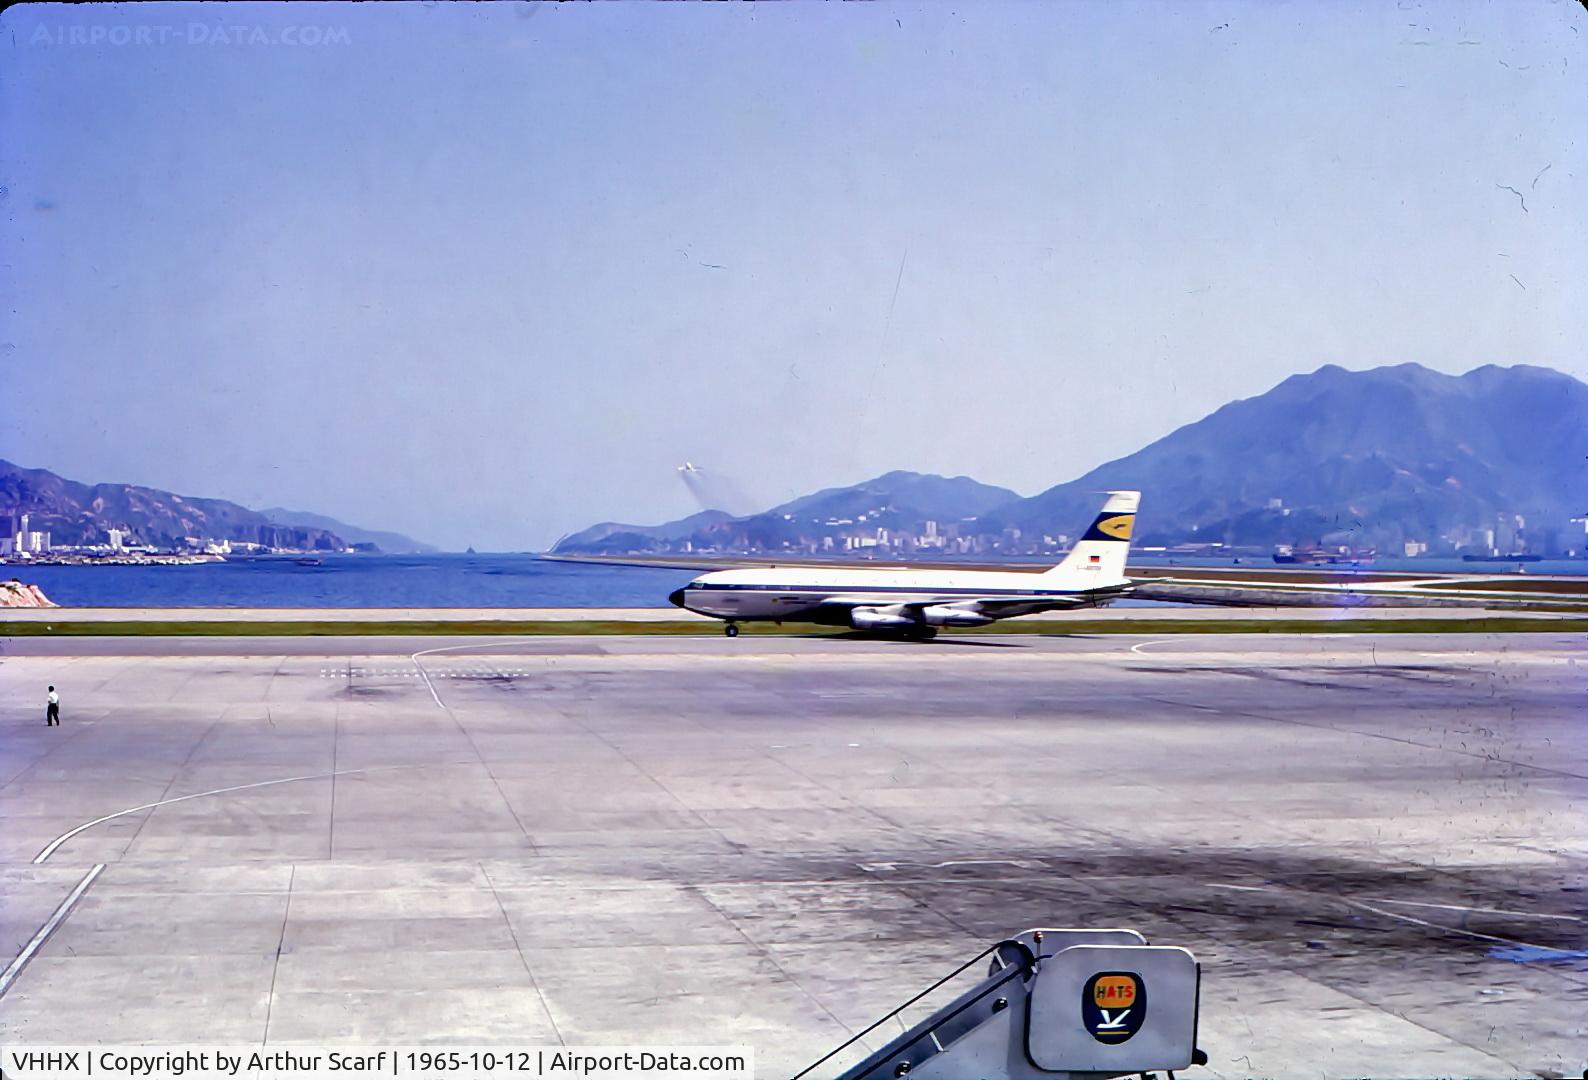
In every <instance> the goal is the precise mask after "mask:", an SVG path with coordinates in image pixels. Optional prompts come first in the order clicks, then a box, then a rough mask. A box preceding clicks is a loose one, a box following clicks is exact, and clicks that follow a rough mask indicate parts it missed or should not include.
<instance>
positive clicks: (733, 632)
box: [722, 623, 739, 637]
mask: <svg viewBox="0 0 1588 1080" xmlns="http://www.w3.org/2000/svg"><path fill="white" fill-rule="evenodd" d="M722 632H723V633H724V634H726V635H727V636H728V637H738V636H739V628H738V627H737V626H735V625H734V624H733V623H729V624H728V625H727V626H724V627H723V628H722Z"/></svg>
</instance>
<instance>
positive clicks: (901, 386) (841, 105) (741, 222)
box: [0, 0, 1588, 549]
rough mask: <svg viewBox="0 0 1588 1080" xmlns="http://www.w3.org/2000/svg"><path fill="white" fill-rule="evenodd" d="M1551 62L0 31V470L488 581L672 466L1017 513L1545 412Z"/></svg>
mask: <svg viewBox="0 0 1588 1080" xmlns="http://www.w3.org/2000/svg"><path fill="white" fill-rule="evenodd" d="M1585 28H1588V18H1585V14H1584V11H1583V8H1582V7H1581V5H1579V4H1577V3H1575V2H1571V0H1559V2H1555V3H1550V2H1527V0H1517V2H1496V3H1492V4H1459V3H1437V4H1417V3H1412V2H1410V0H1400V2H1398V3H1397V2H1395V0H1384V2H1379V3H1368V4H1348V3H1337V2H1323V0H1319V2H1309V3H1288V4H1287V3H1273V2H1262V3H1250V4H1241V3H1207V4H1195V3H1192V4H1171V3H1167V2H1154V3H1147V4H1122V3H1110V4H1103V3H1100V2H1099V3H1057V4H1048V3H1044V4H1036V3H1033V4H986V5H984V4H966V5H964V6H955V5H951V4H948V3H933V4H927V5H904V4H898V5H894V4H887V3H876V4H863V5H831V6H817V5H807V4H799V3H794V4H778V5H772V4H749V5H709V6H696V5H673V4H669V5H648V4H611V5H579V4H568V5H526V4H510V3H503V4H499V5H488V4H459V5H455V6H450V5H447V4H438V5H430V4H412V5H395V4H349V5H324V6H321V5H314V4H291V5H273V4H241V3H233V4H225V5H219V4H216V5H200V4H191V5H183V4H169V5H164V4H149V5H132V6H118V5H109V4H100V5H80V6H54V5H25V6H22V7H14V8H11V9H9V10H7V11H6V12H5V13H4V15H3V17H0V50H3V51H0V183H3V185H4V188H5V193H4V197H3V201H0V208H3V213H4V225H3V229H4V232H3V241H4V258H3V261H4V268H3V276H0V286H3V288H4V291H5V293H6V296H7V298H8V303H6V304H5V305H3V309H0V320H3V322H0V358H3V360H0V362H3V365H4V367H3V370H4V375H3V377H0V379H3V381H0V456H3V457H5V458H8V459H11V460H14V461H17V462H19V463H22V464H25V465H30V466H43V467H47V468H50V469H54V470H56V471H58V472H61V473H63V474H65V475H68V476H71V477H73V478H76V479H82V480H89V481H94V480H115V481H126V482H136V483H144V484H150V485H154V486H157V487H164V488H169V489H173V490H176V491H180V492H184V493H189V494H195V495H210V496H221V497H226V498H231V499H235V500H237V501H239V502H243V503H246V504H250V505H254V506H268V505H272V504H285V505H288V506H292V507H298V508H304V509H312V510H316V511H320V512H323V513H328V514H332V515H334V516H337V517H341V518H344V519H346V520H349V521H353V522H356V523H359V524H364V525H368V526H372V527H382V528H395V529H401V530H403V531H406V532H410V533H412V534H414V535H417V536H419V537H421V538H425V539H430V540H432V541H434V542H437V543H441V544H444V545H448V546H454V547H462V546H463V545H466V544H473V545H475V546H476V547H479V548H482V549H484V548H497V549H502V548H509V549H518V548H526V547H531V546H539V545H545V544H547V543H549V542H550V541H551V540H553V539H554V538H555V537H556V536H558V535H559V534H560V533H562V532H565V531H569V530H572V529H575V528H578V527H581V526H583V525H586V524H588V523H590V522H591V521H595V520H599V519H603V518H610V517H617V518H622V519H627V520H642V521H654V520H660V519H663V518H668V517H674V516H678V515H681V514H684V513H687V512H690V511H692V510H694V509H696V508H697V507H696V506H695V504H694V502H693V500H692V499H691V498H690V496H689V494H688V492H687V491H686V489H685V488H684V486H683V485H682V484H681V483H680V482H679V480H678V478H677V476H676V475H675V474H674V471H673V469H674V466H675V465H677V464H678V463H679V462H681V461H684V460H685V459H689V460H693V461H694V462H696V463H697V464H700V465H702V466H705V467H707V468H712V469H717V470H720V471H722V472H724V473H726V474H728V475H730V476H732V477H733V478H735V479H736V480H737V481H738V482H739V484H740V485H741V486H742V487H744V488H745V489H747V490H748V491H750V492H752V493H753V494H754V495H755V496H756V497H757V499H758V501H761V502H763V503H768V504H769V503H771V502H772V501H775V500H780V499H783V498H786V497H789V496H791V495H794V494H798V493H801V492H804V491H806V490H809V489H811V488H815V487H819V486H824V485H829V484H834V483H847V482H851V481H855V480H859V479H862V478H864V477H866V476H870V475H874V474H876V473H880V472H883V471H886V470H888V469H893V468H910V469H919V470H924V471H934V472H945V473H969V474H970V475H972V476H975V477H977V478H979V479H983V480H986V481H988V482H992V483H1000V484H1005V485H1008V486H1010V487H1013V488H1015V489H1017V490H1019V491H1021V492H1022V493H1028V494H1029V493H1034V492H1036V491H1038V490H1040V489H1042V488H1045V487H1047V486H1049V485H1051V484H1053V483H1057V482H1060V481H1063V480H1067V479H1071V478H1073V477H1074V476H1076V475H1077V474H1079V473H1081V472H1082V471H1084V470H1086V469H1089V468H1091V467H1092V466H1094V465H1096V464H1098V463H1099V462H1101V461H1104V460H1106V459H1108V458H1111V457H1115V456H1118V455H1120V454H1123V453H1127V452H1129V451H1131V450H1134V449H1136V448H1137V447H1139V446H1140V445H1142V444H1143V443H1145V442H1146V441H1148V440H1150V439H1153V438H1156V437H1157V436H1159V435H1161V434H1163V433H1165V432H1166V431H1168V430H1170V429H1171V428H1173V427H1175V426H1177V425H1179V424H1182V423H1185V422H1189V421H1192V420H1195V419H1197V418H1198V417H1200V416H1201V415H1203V414H1204V413H1206V412H1208V411H1209V410H1211V409H1213V408H1215V407H1217V406H1218V405H1220V404H1223V403H1224V402H1225V401H1227V400H1229V399H1230V398H1232V397H1242V396H1249V395H1252V394H1255V393H1260V392H1262V391H1263V390H1265V389H1267V388H1268V387H1270V386H1272V385H1273V384H1274V383H1277V382H1278V381H1280V380H1281V379H1283V378H1284V377H1285V376H1287V375H1289V374H1291V373H1293V372H1295V371H1298V370H1311V369H1313V368H1316V367H1317V366H1319V365H1320V364H1324V363H1329V362H1334V363H1340V364H1343V365H1345V366H1347V367H1370V366H1375V365H1378V364H1381V363H1397V362H1401V361H1406V360H1415V361H1419V362H1421V363H1424V364H1428V365H1430V366H1432V367H1436V368H1439V369H1442V370H1445V371H1452V372H1458V371H1464V370H1467V369H1468V368H1471V367H1473V366H1476V365H1479V364H1483V363H1490V362H1497V363H1515V362H1527V363H1536V364H1544V365H1548V366H1552V367H1556V368H1559V369H1562V370H1565V371H1569V372H1571V373H1573V374H1575V375H1578V376H1579V377H1588V351H1585V348H1584V346H1585V344H1588V304H1585V303H1584V302H1583V298H1582V283H1583V270H1584V268H1585V267H1588V212H1585V209H1584V208H1585V207H1588V190H1585V184H1584V179H1583V178H1584V153H1585V139H1584V136H1585V134H1588V94H1585V93H1584V91H1583V87H1584V85H1585V80H1588V55H1585V50H1584V39H1585V38H1588V29H1585ZM1504 187H1510V188H1514V189H1516V192H1518V193H1520V194H1514V193H1512V192H1510V191H1506V190H1504ZM1524 200H1525V210H1524V208H1523V202H1524Z"/></svg>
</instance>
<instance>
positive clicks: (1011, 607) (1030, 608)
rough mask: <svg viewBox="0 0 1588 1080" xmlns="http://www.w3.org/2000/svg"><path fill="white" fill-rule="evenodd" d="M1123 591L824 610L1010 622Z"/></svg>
mask: <svg viewBox="0 0 1588 1080" xmlns="http://www.w3.org/2000/svg"><path fill="white" fill-rule="evenodd" d="M1124 591H1126V590H1124V589H1121V590H1117V591H1116V590H1097V591H1096V592H1094V593H1076V594H1074V595H1070V596H1002V595H996V594H994V595H988V596H954V597H944V598H942V599H934V600H889V599H886V598H882V597H877V596H843V595H835V596H829V597H827V598H826V599H825V600H823V601H822V603H821V606H822V607H824V608H827V609H829V610H831V611H834V612H844V611H848V610H849V609H851V608H857V607H866V608H877V609H878V610H880V611H884V612H887V613H889V614H898V615H908V616H913V617H919V615H920V613H921V610H922V609H923V608H929V607H946V608H958V609H960V610H962V611H968V612H971V613H973V614H977V615H985V616H987V617H988V618H989V619H1008V618H1012V617H1014V616H1016V615H1035V614H1037V613H1039V612H1043V611H1068V610H1071V609H1074V608H1083V607H1095V606H1096V604H1097V601H1098V600H1100V599H1103V598H1105V597H1106V598H1109V599H1112V598H1113V597H1114V596H1116V595H1119V594H1121V593H1123V592H1124Z"/></svg>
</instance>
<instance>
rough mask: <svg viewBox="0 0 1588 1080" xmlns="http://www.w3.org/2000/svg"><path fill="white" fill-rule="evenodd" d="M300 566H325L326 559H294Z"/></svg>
mask: <svg viewBox="0 0 1588 1080" xmlns="http://www.w3.org/2000/svg"><path fill="white" fill-rule="evenodd" d="M293 561H294V562H296V563H297V564H298V565H299V566H324V565H325V560H324V559H294V560H293Z"/></svg>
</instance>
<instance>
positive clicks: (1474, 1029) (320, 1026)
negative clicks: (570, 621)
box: [0, 633, 1588, 1077]
mask: <svg viewBox="0 0 1588 1080" xmlns="http://www.w3.org/2000/svg"><path fill="white" fill-rule="evenodd" d="M1585 644H1588V639H1585V638H1584V637H1583V636H1582V635H1567V634H1553V633H1530V634H1516V635H1498V636H1497V635H1484V634H1453V635H1416V634H1405V633H1396V634H1383V635H1369V634H1356V635H1346V636H1329V635H1307V636H1284V635H1250V636H1241V635H1197V636H1177V637H1172V638H1156V639H1155V638H1152V637H1132V636H1124V635H1108V636H1097V637H1070V636H1044V635H1009V636H999V635H982V636H976V637H961V638H946V639H940V640H939V641H938V642H935V643H931V644H917V643H910V642H902V641H885V640H884V641H876V640H856V639H847V638H842V637H835V636H813V637H749V636H746V637H741V638H738V639H735V640H731V641H730V640H727V639H723V638H717V637H699V638H692V637H645V636H643V635H636V636H628V637H625V636H608V637H600V638H584V637H566V638H559V637H538V638H534V639H530V640H526V641H524V642H499V641H493V640H490V639H485V640H474V639H467V638H463V639H460V638H456V637H451V638H437V639H429V638H423V637H393V638H383V639H378V640H369V639H360V638H336V639H323V638H286V639H284V638H257V639H249V638H195V639H163V638H118V639H105V638H77V639H52V638H16V639H13V640H12V641H10V642H8V643H7V653H6V656H5V658H4V659H3V661H0V730H4V732H5V737H4V740H3V741H0V964H6V965H11V964H13V962H14V961H13V958H15V957H18V956H19V955H21V954H23V953H24V952H25V951H26V950H28V949H29V948H30V947H31V948H32V950H33V951H32V953H31V956H30V959H29V960H28V962H27V963H26V964H25V966H20V967H18V968H17V970H15V972H14V973H13V974H12V977H11V978H10V980H9V981H8V982H7V983H6V984H5V985H4V989H3V991H0V994H3V996H0V1041H4V1042H7V1043H16V1042H25V1043H26V1042H31V1043H44V1042H62V1043H81V1042H191V1041H209V1042H256V1043H257V1042H263V1043H267V1044H270V1045H278V1044H279V1045H290V1044H293V1043H303V1042H322V1041H323V1042H348V1043H352V1042H358V1041H361V1040H377V1039H378V1040H385V1041H388V1042H407V1043H413V1042H438V1043H441V1042H452V1043H468V1042H482V1043H509V1042H519V1043H523V1042H533V1043H542V1042H544V1043H556V1042H566V1043H568V1044H570V1045H576V1044H586V1045H588V1044H594V1043H625V1042H636V1041H650V1042H672V1043H712V1042H745V1043H749V1044H751V1045H753V1046H754V1047H755V1049H756V1053H757V1062H758V1068H757V1071H758V1073H760V1074H761V1075H766V1076H778V1075H784V1076H786V1075H789V1074H790V1073H792V1072H794V1071H796V1070H797V1069H798V1068H799V1067H801V1066H803V1065H804V1064H805V1063H807V1062H808V1061H810V1060H812V1059H814V1058H816V1057H818V1056H820V1054H821V1053H823V1052H825V1051H826V1050H827V1049H828V1048H830V1047H831V1046H833V1045H836V1044H837V1043H839V1042H841V1041H843V1040H844V1039H846V1038H848V1036H849V1034H850V1033H852V1032H853V1031H857V1030H859V1029H860V1028H862V1027H864V1026H865V1025H866V1024H868V1023H870V1021H871V1020H873V1019H875V1018H876V1017H877V1016H878V1015H880V1014H881V1013H883V1012H885V1011H886V1010H887V1009H888V1008H890V1007H892V1006H893V1005H895V1004H897V1003H898V1002H900V1001H902V1000H904V999H906V998H908V997H910V996H911V995H913V994H914V993H915V992H916V991H918V990H919V989H921V988H922V987H924V986H925V985H926V984H928V983H929V982H931V981H932V980H934V979H935V978H936V977H938V976H939V975H940V974H942V973H943V972H945V971H947V970H949V969H952V968H953V967H954V966H956V965H957V964H958V963H960V962H961V961H963V960H965V959H967V958H968V957H970V956H971V955H973V954H974V953H975V952H976V951H978V950H979V949H980V948H981V947H982V946H984V945H986V944H988V943H990V942H991V941H993V940H995V939H997V938H999V937H1001V936H1003V935H1006V934H1009V933H1012V932H1014V931H1018V930H1021V929H1025V928H1027V927H1030V926H1042V925H1047V926H1063V925H1081V926H1134V927H1136V928H1138V929H1140V930H1142V931H1143V932H1144V933H1146V934H1147V936H1148V937H1149V939H1150V940H1152V941H1154V942H1159V943H1164V944H1179V945H1185V946H1187V947H1189V948H1191V949H1192V950H1193V951H1194V952H1196V953H1197V955H1198V957H1199V958H1200V959H1201V961H1202V963H1203V982H1202V985H1203V1004H1202V1015H1201V1037H1200V1043H1201V1045H1202V1047H1203V1048H1204V1049H1205V1050H1206V1051H1207V1052H1208V1054H1209V1057H1210V1064H1209V1067H1208V1068H1207V1069H1205V1070H1204V1069H1198V1070H1191V1071H1189V1072H1187V1073H1186V1074H1184V1075H1186V1076H1207V1075H1216V1076H1229V1077H1236V1076H1247V1075H1283V1076H1291V1075H1310V1076H1319V1075H1323V1076H1344V1075H1378V1076H1384V1075H1396V1076H1402V1075H1429V1074H1442V1075H1475V1076H1511V1075H1535V1074H1536V1075H1547V1074H1550V1073H1553V1074H1555V1075H1577V1074H1579V1073H1580V1072H1581V1071H1582V1070H1583V1069H1584V1067H1585V1066H1588V1060H1584V1059H1585V1057H1588V1020H1585V1018H1588V734H1585V731H1584V727H1583V723H1584V721H1583V719H1582V717H1583V706H1584V702H1585V694H1588V669H1585V666H1584V663H1583V661H1582V659H1581V658H1582V657H1583V656H1584V655H1585V653H1584V645H1585ZM49 683H53V684H55V685H56V686H57V687H58V688H59V689H60V690H61V695H62V714H63V720H64V723H63V726H62V727H60V728H54V729H51V728H46V727H44V725H43V722H42V715H43V705H42V702H43V690H44V687H45V685H46V684H49ZM100 865H102V866H103V867H104V869H103V870H102V871H99V872H98V873H97V876H94V877H92V878H91V879H90V878H89V875H90V874H92V873H93V872H94V867H96V866H100ZM85 881H86V884H85ZM74 892H76V894H77V895H76V899H75V900H73V899H72V896H73V894H74ZM63 912H64V914H63ZM57 917H58V918H57ZM52 919H56V920H57V921H56V923H55V926H54V930H53V933H50V934H48V935H47V936H42V937H41V931H42V930H44V929H45V928H46V927H48V926H49V925H50V923H51V920H52ZM914 1015H916V1016H918V1015H920V1010H919V1009H918V1010H916V1012H915V1014H914ZM894 1030H897V1028H895V1029H894Z"/></svg>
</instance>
